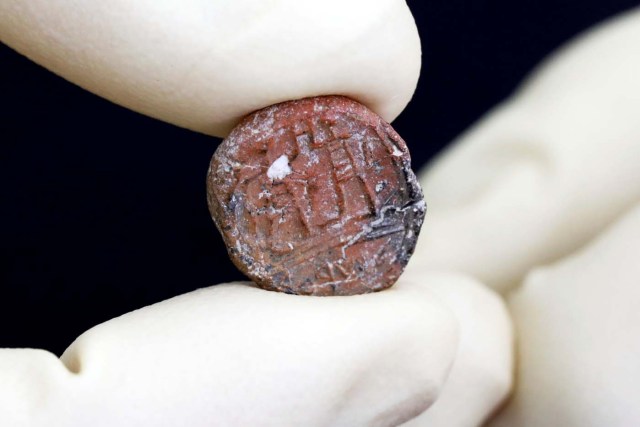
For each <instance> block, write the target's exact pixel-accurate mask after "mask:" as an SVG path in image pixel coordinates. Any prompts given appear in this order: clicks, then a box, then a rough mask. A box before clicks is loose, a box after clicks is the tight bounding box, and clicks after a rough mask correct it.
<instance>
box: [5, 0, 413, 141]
mask: <svg viewBox="0 0 640 427" xmlns="http://www.w3.org/2000/svg"><path fill="white" fill-rule="evenodd" d="M0 39H1V40H2V41H3V42H4V43H6V44H8V45H9V46H11V47H13V48H14V49H16V50H17V51H19V52H21V53H23V54H24V55H26V56H28V57H29V58H31V59H32V60H34V61H35V62H37V63H39V64H41V65H43V66H45V67H46V68H48V69H50V70H51V71H53V72H55V73H57V74H59V75H61V76H63V77H64V78H66V79H68V80H70V81H72V82H74V83H76V84H78V85H80V86H82V87H83V88H85V89H88V90H90V91H92V92H94V93H96V94H98V95H100V96H103V97H105V98H107V99H109V100H111V101H113V102H115V103H117V104H121V105H123V106H125V107H128V108H131V109H132V110H135V111H139V112H141V113H143V114H146V115H149V116H152V117H155V118H159V119H161V120H164V121H167V122H170V123H174V124H177V125H178V126H183V127H186V128H189V129H194V130H197V131H200V132H204V133H209V134H212V135H216V136H225V135H226V134H227V133H228V132H229V130H230V129H231V128H232V127H233V126H234V125H235V124H236V123H237V121H238V120H239V119H240V118H241V117H243V116H244V115H246V114H248V113H249V112H252V111H255V110H257V109H260V108H262V107H265V106H267V105H271V104H275V103H277V102H281V101H285V100H289V99H296V98H303V97H308V96H315V95H327V94H341V95H347V96H350V97H352V98H354V99H356V100H358V101H360V102H362V103H364V104H365V105H367V106H369V107H370V108H371V109H373V110H374V111H376V112H377V113H378V114H380V115H381V116H383V117H384V118H385V119H387V120H388V121H391V120H392V119H393V118H395V117H396V116H397V115H398V114H399V113H400V112H401V111H402V110H403V109H404V107H405V106H406V104H407V103H408V102H409V99H410V98H411V96H412V95H413V91H414V90H415V86H416V83H417V80H418V75H419V71H420V40H419V38H418V32H417V28H416V25H415V22H414V20H413V17H412V15H411V12H410V11H409V9H408V7H407V5H406V2H405V1H404V0H384V1H377V2H370V1H368V0H312V1H310V0H308V1H304V2H300V1H298V0H276V1H268V2H265V1H262V0H235V1H224V0H213V1H203V0H170V1H162V2H159V1H156V0H139V1H136V2H135V3H132V2H130V1H128V0H110V1H96V2H91V1H87V2H77V1H71V0H58V1H54V2H52V1H49V0H31V1H22V0H5V1H3V2H1V3H0Z"/></svg>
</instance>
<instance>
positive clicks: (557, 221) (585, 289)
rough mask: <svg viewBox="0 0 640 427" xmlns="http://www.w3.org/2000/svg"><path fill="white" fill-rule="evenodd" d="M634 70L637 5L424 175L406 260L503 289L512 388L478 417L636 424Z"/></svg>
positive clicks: (639, 201)
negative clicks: (413, 244) (510, 334)
mask: <svg viewBox="0 0 640 427" xmlns="http://www.w3.org/2000/svg"><path fill="white" fill-rule="evenodd" d="M639 76H640V11H638V10H636V11H633V12H631V13H629V14H627V15H625V16H623V17H620V18H618V19H615V20H613V21H612V22H610V23H607V24H606V25H604V26H602V27H600V28H598V29H596V30H593V31H591V32H589V33H588V34H587V35H585V36H584V37H582V38H581V39H580V40H579V41H578V42H577V43H574V44H572V45H571V46H569V47H567V48H565V49H564V50H563V51H561V52H560V54H559V55H557V57H555V58H553V59H552V60H551V61H550V62H549V63H548V64H547V65H546V66H545V67H543V69H542V70H540V71H539V72H538V73H537V74H536V75H535V76H534V77H533V78H532V79H531V80H529V82H528V83H527V84H526V85H525V86H524V88H523V89H522V90H521V91H520V93H519V94H517V95H516V96H515V97H514V98H513V99H512V100H510V101H509V102H507V103H505V105H503V106H501V107H500V108H498V109H497V110H496V111H495V112H493V113H491V114H490V115H489V116H488V117H487V118H486V119H485V120H484V121H483V122H481V123H480V124H479V125H478V126H477V127H476V128H474V129H472V130H471V131H470V132H469V133H468V134H467V135H466V136H464V137H463V138H462V139H461V140H460V141H459V142H458V143H456V144H454V146H453V147H452V148H451V149H450V150H449V152H448V153H446V154H445V155H444V156H443V157H442V158H441V159H440V160H439V161H437V162H436V163H435V164H434V165H433V167H431V168H430V170H428V171H427V172H426V173H425V174H424V175H423V179H422V184H423V188H424V191H425V197H426V198H427V200H429V202H430V212H429V220H428V221H426V222H425V226H424V228H423V231H422V235H423V238H422V239H421V240H420V242H419V244H418V248H417V252H416V255H415V259H416V261H415V262H413V263H412V265H411V268H412V269H413V270H414V271H409V273H408V274H418V271H430V270H434V269H436V270H437V269H440V270H445V271H446V270H450V271H460V272H464V273H466V274H468V275H471V276H473V277H475V278H477V279H478V280H481V281H482V282H483V283H485V284H487V285H489V286H491V287H493V288H494V289H496V290H499V291H501V292H503V293H504V294H506V295H508V299H509V302H510V309H511V313H512V315H513V317H514V321H515V325H516V335H517V337H518V350H517V351H516V354H517V355H518V361H517V363H516V365H517V378H516V388H515V393H514V396H513V398H512V400H511V402H510V403H509V404H508V405H507V406H506V408H505V410H504V411H503V412H502V413H501V414H500V415H499V416H498V417H497V419H496V420H495V422H494V423H492V424H491V425H496V426H505V427H507V426H509V427H513V426H532V427H538V426H563V427H566V426H580V427H584V426H594V427H595V426H631V425H639V424H640V404H639V402H640V401H639V400H638V396H639V395H640V386H638V384H640V311H639V310H638V307H639V306H640V286H639V285H640V119H639V114H638V112H640V78H639ZM455 372H456V368H455V365H454V369H453V371H452V375H451V378H453V374H454V373H455ZM443 395H444V394H443ZM437 406H438V403H436V405H435V406H434V409H435V408H436V407H437ZM428 413H429V411H428V412H427V413H426V414H425V416H427V414H428ZM423 425H428V424H426V423H425V424H423ZM451 425H453V424H451Z"/></svg>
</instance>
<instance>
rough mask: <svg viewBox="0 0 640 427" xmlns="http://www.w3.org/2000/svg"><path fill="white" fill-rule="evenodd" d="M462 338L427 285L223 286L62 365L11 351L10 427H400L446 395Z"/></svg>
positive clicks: (6, 417) (4, 371)
mask: <svg viewBox="0 0 640 427" xmlns="http://www.w3.org/2000/svg"><path fill="white" fill-rule="evenodd" d="M442 280H447V279H446V278H443V279H442ZM457 343H458V333H457V323H456V321H455V319H454V317H453V315H452V314H451V312H450V311H449V309H448V308H446V306H445V305H444V304H443V303H441V302H440V300H438V299H437V298H436V297H434V296H433V295H432V294H431V293H430V292H429V291H428V290H426V289H424V288H422V287H419V286H411V285H409V284H405V283H402V282H401V283H399V284H397V286H396V287H394V288H392V289H390V290H388V291H385V292H382V293H377V294H369V295H360V296H352V297H333V298H314V297H303V296H295V295H286V294H280V293H275V292H269V291H264V290H260V289H257V288H254V287H251V286H248V285H246V284H240V283H235V284H227V285H219V286H215V287H212V288H208V289H202V290H199V291H196V292H192V293H190V294H186V295H183V296H180V297H176V298H173V299H171V300H168V301H164V302H162V303H159V304H156V305H153V306H150V307H146V308H143V309H140V310H137V311H134V312H132V313H129V314H126V315H124V316H122V317H119V318H116V319H113V320H111V321H108V322H106V323H104V324H101V325H99V326H96V327H95V328H93V329H91V330H89V331H87V332H86V333H84V334H83V335H81V336H80V337H79V338H78V339H77V340H76V341H75V342H74V343H73V344H72V345H71V346H70V347H69V348H68V350H67V351H66V352H65V354H64V355H63V357H62V362H61V361H59V360H58V359H56V358H55V357H54V356H53V355H51V354H50V353H47V352H44V351H41V350H2V351H0V377H1V378H2V382H0V425H7V426H27V425H28V426H47V427H52V426H53V427H55V426H65V427H71V426H83V427H84V426H87V425H91V426H98V427H99V426H109V427H111V426H125V427H126V426H177V425H188V426H194V427H197V426H211V425H224V426H251V425H260V426H288V425H291V426H294V425H296V426H329V425H330V426H392V425H398V424H400V423H402V422H403V421H406V420H408V419H410V418H412V417H414V416H416V415H417V414H419V413H420V412H422V411H423V410H424V409H426V408H427V407H428V406H430V405H431V404H432V403H433V402H434V401H435V399H436V398H437V396H438V394H439V392H440V390H441V388H442V386H443V383H444V381H445V379H446V377H447V374H448V373H449V369H450V367H451V364H452V363H453V359H454V356H455V352H456V347H457Z"/></svg>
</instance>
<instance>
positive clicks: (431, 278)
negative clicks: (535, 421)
mask: <svg viewBox="0 0 640 427" xmlns="http://www.w3.org/2000/svg"><path fill="white" fill-rule="evenodd" d="M416 264H417V263H415V264H414V263H412V264H410V266H409V269H408V270H407V273H406V275H405V276H404V277H405V281H410V282H411V283H412V285H414V286H423V287H425V288H426V289H428V290H430V291H431V292H433V293H435V294H436V295H437V296H438V297H439V298H441V299H442V301H443V302H444V303H445V304H446V305H447V306H448V307H449V308H450V309H451V310H452V311H453V314H454V316H455V317H456V319H457V320H458V323H459V325H460V344H459V346H458V352H457V355H456V358H455V361H454V363H453V367H452V368H451V373H450V374H449V377H448V378H447V382H446V383H445V385H444V388H443V389H442V392H441V393H440V396H439V397H438V400H437V401H436V402H435V403H434V404H433V406H431V407H429V409H427V410H426V411H425V412H424V413H423V414H422V415H420V416H419V417H417V418H415V419H413V420H411V421H409V422H408V423H406V424H403V427H420V426H425V427H427V426H428V427H439V426H442V427H471V426H479V425H482V424H483V422H484V421H485V420H486V419H487V418H488V417H489V416H490V415H491V414H492V413H493V412H494V411H495V410H496V408H498V406H499V405H500V404H501V403H502V402H503V401H504V400H505V399H506V397H507V395H508V394H509V391H510V390H511V383H512V377H513V336H512V335H513V333H512V327H511V319H510V317H509V313H508V312H507V310H506V307H505V304H504V301H503V300H502V298H500V297H499V296H498V295H496V294H495V293H493V292H492V291H491V290H489V289H488V288H487V287H486V286H484V285H483V284H481V283H479V282H477V281H476V280H474V279H471V278H469V277H465V276H463V275H460V274H453V273H446V274H445V273H428V272H425V271H422V269H421V268H420V267H419V266H418V265H416ZM514 425H515V424H514Z"/></svg>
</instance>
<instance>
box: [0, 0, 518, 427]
mask: <svg viewBox="0 0 640 427" xmlns="http://www.w3.org/2000/svg"><path fill="white" fill-rule="evenodd" d="M0 37H1V38H2V40H3V42H5V43H7V44H9V45H10V46H12V47H13V48H15V49H17V50H18V51H20V52H22V53H23V54H25V55H27V56H29V57H30V58H32V59H33V60H35V61H36V62H38V63H40V64H42V65H44V66H46V67H48V68H49V69H51V70H52V71H54V72H56V73H58V74H60V75H62V76H64V77H65V78H67V79H69V80H71V81H73V82H75V83H77V84H79V85H81V86H83V87H85V88H87V89H89V90H91V91H93V92H96V93H98V94H100V95H102V96H104V97H106V98H108V99H110V100H112V101H114V102H117V103H120V104H122V105H125V106H127V107H129V108H132V109H135V110H137V111H140V112H143V113H145V114H148V115H151V116H154V117H158V118H161V119H163V120H166V121H169V122H172V123H175V124H177V125H180V126H184V127H188V128H191V129H194V130H198V131H201V132H205V133H210V134H213V135H218V136H224V135H225V134H226V133H227V132H228V130H229V129H230V127H231V126H233V124H235V122H236V121H237V120H238V119H239V118H240V117H241V116H243V115H244V114H246V113H248V112H250V111H252V110H255V109H257V108H260V107H263V106H265V105H269V104H273V103H276V102H279V101H283V100H287V99H293V98H300V97H305V96H312V95H323V94H344V95H348V96H350V97H352V98H354V99H356V100H358V101H360V102H362V103H364V104H366V105H368V106H369V107H371V108H372V109H373V110H375V111H376V112H377V113H379V114H381V115H382V116H383V117H385V118H386V119H387V120H392V119H393V118H394V117H395V116H396V115H397V114H398V113H399V112H400V111H401V110H402V109H403V108H404V106H405V105H406V103H407V102H408V101H409V99H410V97H411V95H412V93H413V90H414V88H415V83H416V81H417V77H418V71H419V66H420V46H419V40H418V37H417V32H416V28H415V25H414V23H413V20H412V17H411V15H410V13H409V11H408V9H407V7H406V4H405V3H404V1H402V0H385V1H381V2H369V1H365V0H347V1H345V0H339V1H338V0H335V1H334V0H331V1H325V0H322V1H320V0H317V1H305V2H300V1H297V0H289V1H282V0H281V1H272V2H264V1H248V0H245V1H224V0H218V1H199V0H191V1H187V2H185V1H178V0H173V1H165V2H158V1H145V2H135V3H131V2H130V1H124V0H122V1H109V2H84V3H78V2H73V1H69V0H67V1H57V2H50V1H46V0H37V1H29V2H27V1H18V0H4V1H3V2H0ZM416 261H417V263H418V264H420V263H421V261H420V260H416ZM416 261H414V263H415V262H416ZM34 315H37V313H36V314H34ZM452 367H453V368H452ZM452 369H453V370H452ZM510 384H511V329H510V322H509V319H508V315H507V313H506V310H505V307H504V305H503V303H502V301H501V300H500V299H499V298H498V297H497V296H496V295H495V294H494V293H493V292H491V291H490V290H488V289H487V288H485V287H484V286H483V285H482V284H480V283H479V282H478V281H477V280H474V279H472V278H469V277H466V276H464V275H461V274H459V273H456V272H429V273H427V274H423V273H422V272H420V273H418V274H410V273H408V274H405V275H404V276H403V278H402V279H401V281H400V282H399V283H398V284H397V285H396V286H395V287H394V288H392V289H390V290H387V291H384V292H381V293H378V294H373V295H363V296H355V297H334V298H313V297H301V296H291V295H283V294H276V293H272V292H267V291H263V290H259V289H256V288H254V287H251V286H249V285H248V284H243V283H233V284H225V285H218V286H214V287H212V288H209V289H204V290H200V291H197V292H193V293H190V294H187V295H183V296H180V297H177V298H174V299H171V300H169V301H165V302H162V303H159V304H156V305H154V306H151V307H147V308H143V309H141V310H138V311H136V312H133V313H129V314H127V315H124V316H122V317H119V318H117V319H114V320H111V321H109V322H106V323H104V324H102V325H99V326H97V327H95V328H93V329H91V330H89V331H88V332H86V333H85V334H83V335H82V336H81V337H79V338H78V339H77V340H76V341H75V342H74V343H73V344H72V345H71V346H70V347H69V348H68V349H67V351H66V352H65V354H64V355H63V357H62V358H61V359H58V358H56V357H55V356H54V355H52V354H51V353H48V352H45V351H42V350H32V349H22V350H18V349H7V350H0V425H7V426H86V425H92V426H115V425H117V426H177V425H189V426H210V425H224V426H233V425H237V426H245V425H260V426H269V425H273V426H289V425H291V426H298V425H304V426H314V425H317V426H329V425H331V426H341V425H342V426H361V425H362V426H364V425H372V426H393V425H398V424H400V423H402V422H404V421H407V420H409V419H410V418H412V417H415V416H416V415H418V414H420V413H421V412H423V411H425V410H427V412H426V413H425V414H424V415H422V418H421V419H423V420H424V417H431V419H432V421H431V422H430V425H443V426H456V425H476V424H479V423H481V422H482V420H483V419H485V418H486V417H487V416H488V415H489V414H490V413H491V412H492V411H493V410H494V408H495V407H496V406H497V405H498V404H499V403H500V402H501V401H502V400H503V399H504V397H505V396H506V394H507V392H508V390H509V387H510ZM436 400H437V401H438V403H437V404H435V405H434V402H435V401H436ZM460 408H464V410H463V411H462V410H460Z"/></svg>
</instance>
